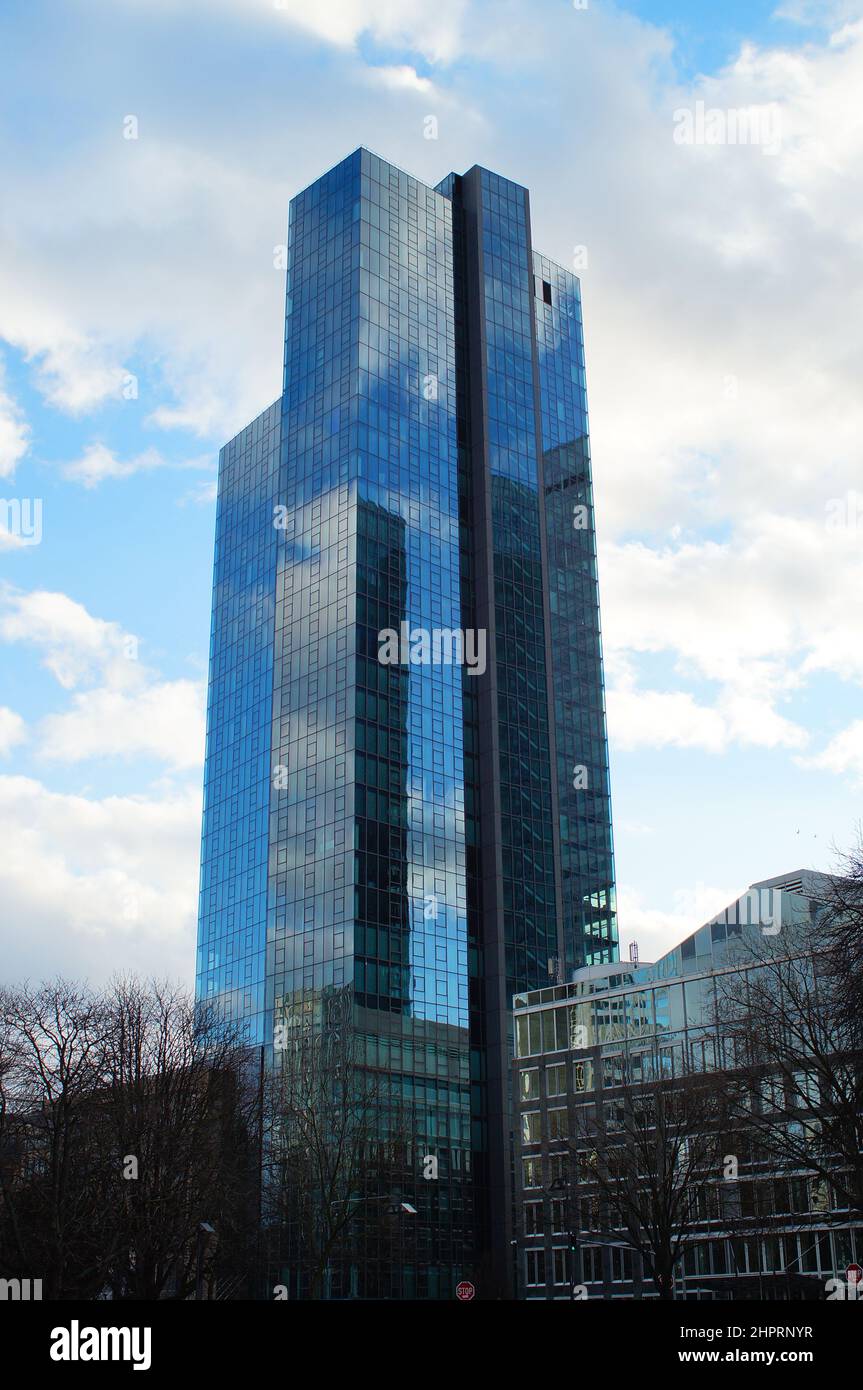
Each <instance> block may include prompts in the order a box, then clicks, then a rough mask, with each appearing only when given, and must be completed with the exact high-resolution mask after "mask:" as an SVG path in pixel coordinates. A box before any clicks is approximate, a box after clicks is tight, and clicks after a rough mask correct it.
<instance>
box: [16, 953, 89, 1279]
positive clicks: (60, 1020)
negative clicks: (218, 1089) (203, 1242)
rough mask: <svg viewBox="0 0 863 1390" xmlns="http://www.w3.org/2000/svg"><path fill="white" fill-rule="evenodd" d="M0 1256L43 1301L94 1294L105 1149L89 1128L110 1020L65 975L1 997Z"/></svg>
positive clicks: (85, 992) (83, 989) (82, 989)
mask: <svg viewBox="0 0 863 1390" xmlns="http://www.w3.org/2000/svg"><path fill="white" fill-rule="evenodd" d="M0 1030H2V1052H3V1060H2V1063H0V1072H2V1076H0V1081H2V1110H0V1121H2V1128H0V1196H2V1224H0V1260H2V1264H3V1267H4V1269H5V1270H8V1271H9V1273H10V1274H11V1275H13V1276H17V1277H24V1278H32V1279H41V1280H42V1281H43V1288H44V1294H45V1297H47V1298H53V1299H58V1298H70V1297H84V1298H87V1297H92V1296H93V1295H94V1294H95V1293H96V1292H97V1291H98V1288H99V1287H100V1285H101V1283H102V1280H103V1276H104V1257H105V1250H106V1245H107V1243H108V1242H109V1240H110V1234H109V1231H108V1229H107V1220H106V1215H107V1214H106V1210H105V1206H104V1201H103V1200H102V1198H103V1192H104V1180H105V1162H104V1149H103V1146H102V1145H101V1144H100V1141H99V1136H98V1134H97V1132H96V1128H97V1127H96V1126H94V1124H93V1116H94V1113H95V1111H94V1102H95V1098H96V1096H97V1095H98V1093H99V1089H100V1086H101V1083H102V1072H101V1068H100V1063H101V1060H102V1055H103V1048H104V1044H105V1038H106V1035H107V1030H108V1021H107V1016H106V1012H105V1008H104V1003H103V1001H102V1000H101V999H99V998H97V997H95V996H93V995H92V994H91V993H90V992H89V991H88V990H86V989H85V988H82V987H80V986H78V985H74V984H70V983H69V982H67V981H63V980H59V981H56V982H54V983H52V984H46V985H40V986H36V987H32V986H29V985H28V986H25V987H24V988H23V989H20V990H16V991H5V992H4V993H3V995H2V998H0Z"/></svg>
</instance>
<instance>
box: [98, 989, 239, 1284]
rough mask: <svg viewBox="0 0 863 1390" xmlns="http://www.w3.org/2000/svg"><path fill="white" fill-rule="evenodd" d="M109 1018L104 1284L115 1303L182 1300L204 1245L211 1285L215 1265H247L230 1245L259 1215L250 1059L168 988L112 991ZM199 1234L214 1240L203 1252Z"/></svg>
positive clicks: (210, 1014)
mask: <svg viewBox="0 0 863 1390" xmlns="http://www.w3.org/2000/svg"><path fill="white" fill-rule="evenodd" d="M107 1012H108V1017H109V1019H110V1027H109V1029H108V1031H107V1035H106V1041H105V1052H104V1090H103V1092H102V1100H103V1107H104V1123H105V1130H106V1135H107V1137H108V1142H109V1145H110V1151H111V1155H112V1181H111V1185H110V1190H111V1198H112V1206H113V1209H114V1210H115V1212H116V1215H117V1226H118V1239H117V1240H116V1241H115V1245H114V1254H113V1257H112V1259H111V1261H110V1265H109V1269H108V1282H109V1284H110V1286H111V1289H112V1291H113V1293H114V1296H115V1297H122V1298H133V1299H158V1298H164V1297H166V1296H169V1295H170V1296H172V1297H175V1298H186V1297H188V1296H189V1295H190V1294H191V1293H192V1291H193V1289H194V1288H195V1285H196V1280H197V1277H198V1274H199V1270H198V1268H197V1265H198V1261H199V1257H200V1252H201V1247H202V1243H203V1246H204V1254H205V1257H206V1272H207V1274H208V1275H209V1278H208V1280H207V1284H208V1286H209V1285H211V1284H212V1274H213V1271H214V1269H215V1268H216V1266H217V1263H218V1262H219V1260H221V1262H222V1264H223V1267H224V1264H225V1261H227V1262H228V1264H229V1265H230V1263H231V1253H232V1250H233V1253H234V1259H235V1262H236V1260H237V1259H238V1258H245V1257H246V1256H247V1255H248V1251H246V1252H245V1253H244V1255H243V1256H239V1255H238V1252H237V1250H236V1247H237V1246H238V1245H239V1246H240V1248H241V1249H242V1246H243V1239H244V1232H245V1233H246V1234H248V1233H249V1232H250V1231H251V1230H252V1229H253V1225H254V1216H255V1215H256V1212H255V1210H254V1208H255V1206H256V1199H255V1192H256V1187H257V1177H256V1164H257V1139H256V1127H257V1123H258V1116H257V1104H258V1087H257V1079H258V1078H257V1069H256V1061H255V1059H253V1058H250V1057H249V1056H248V1053H247V1051H246V1050H245V1049H244V1047H243V1040H242V1037H241V1036H240V1035H239V1034H238V1032H237V1031H236V1029H235V1028H234V1027H233V1026H232V1025H230V1024H228V1023H226V1022H225V1021H224V1020H223V1019H221V1018H220V1017H219V1016H218V1015H217V1014H216V1013H215V1012H214V1011H212V1010H205V1009H201V1008H196V1006H195V1004H194V1001H193V1000H192V999H191V997H190V996H189V995H188V994H187V993H186V992H185V991H183V990H180V989H176V988H173V987H171V986H169V985H166V984H164V983H157V982H154V983H152V984H150V985H149V986H144V985H142V984H141V983H140V982H138V981H137V980H134V979H130V980H118V981H116V982H115V983H114V985H113V986H112V989H111V991H110V994H109V996H108V999H107ZM207 1228H212V1230H213V1232H214V1233H215V1239H213V1238H212V1237H209V1238H208V1239H207V1240H206V1241H203V1242H202V1234H201V1233H202V1231H204V1230H206V1229H207ZM226 1272H227V1271H226ZM235 1272H236V1271H235ZM232 1277H233V1276H232Z"/></svg>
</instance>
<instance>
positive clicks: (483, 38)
mask: <svg viewBox="0 0 863 1390" xmlns="http://www.w3.org/2000/svg"><path fill="white" fill-rule="evenodd" d="M0 54H2V58H0V61H2V65H3V66H2V76H3V80H2V82H0V168H2V173H3V185H4V188H3V191H4V196H3V199H2V205H0V498H3V499H5V500H6V501H7V502H12V503H15V502H16V501H17V502H18V503H21V502H22V501H24V502H26V500H27V499H30V500H31V501H33V500H35V499H38V501H39V503H40V504H41V539H40V541H39V543H38V544H26V543H23V542H24V541H25V540H26V537H23V536H21V535H20V534H15V533H14V532H15V525H14V522H13V523H12V533H8V532H5V531H3V529H2V528H3V526H4V517H5V516H6V509H5V508H4V509H3V510H2V511H0V662H2V665H0V671H2V678H1V679H0V831H2V834H3V841H4V845H5V846H6V852H5V853H4V856H3V858H2V860H0V902H2V931H3V943H4V960H5V963H6V971H7V974H8V975H9V976H10V977H20V976H22V975H25V974H29V975H31V976H38V975H40V974H44V973H46V972H48V971H51V970H53V969H55V968H62V969H64V970H65V971H66V972H67V973H70V974H72V973H75V974H82V973H86V974H89V975H90V976H91V977H94V978H96V977H99V976H102V975H104V974H106V973H110V971H111V970H113V969H119V968H136V969H139V970H158V971H162V970H164V971H167V972H168V973H171V974H174V975H182V976H184V977H185V978H187V979H188V978H190V974H191V968H192V961H193V946H194V929H195V911H196V893H197V855H198V836H199V820H200V784H201V758H202V753H203V706H204V689H205V674H206V660H207V646H208V635H209V603H210V577H211V565H212V538H213V521H214V503H213V496H214V482H215V467H216V459H217V453H218V448H219V445H220V443H222V442H223V441H224V439H226V438H228V437H230V435H231V434H232V433H234V432H235V431H236V430H237V429H239V428H240V427H241V426H242V425H243V424H245V423H246V422H247V421H248V420H249V419H250V418H251V417H252V416H253V415H254V414H256V413H257V412H258V411H259V410H260V409H262V408H263V407H264V406H265V405H267V404H268V403H269V402H270V401H271V400H272V399H274V398H275V396H276V395H277V394H278V391H279V384H280V371H281V334H282V314H283V297H284V276H283V273H282V272H280V271H278V270H277V269H275V268H274V264H273V260H274V256H273V252H274V248H275V247H277V246H278V245H279V244H280V243H281V242H283V240H284V237H285V220H286V215H287V205H288V200H289V198H290V197H291V195H292V194H293V193H294V192H296V191H297V190H298V189H300V188H302V187H303V186H305V185H306V184H307V183H309V182H310V181H311V180H312V179H313V178H315V177H317V175H318V174H320V173H321V172H322V171H323V170H324V169H326V168H328V167H330V166H331V165H332V164H334V163H335V162H337V160H338V159H340V158H341V157H343V156H344V155H345V154H346V153H347V152H349V151H350V150H351V149H353V148H354V147H355V146H356V145H357V144H359V143H363V144H366V145H368V146H369V147H371V148H372V149H375V150H378V151H379V152H380V153H381V154H383V155H384V156H385V157H386V158H388V159H390V160H391V161H392V162H394V163H397V164H400V165H402V166H403V167H405V168H408V169H410V170H411V171H412V172H414V173H416V174H418V175H419V176H420V177H422V178H425V179H426V180H428V181H429V182H431V183H434V182H437V181H438V179H440V178H441V177H442V176H443V175H444V174H445V173H446V172H448V171H449V170H450V169H456V170H464V169H466V168H468V167H469V166H470V165H472V164H474V163H482V164H486V165H487V166H489V167H491V168H495V169H497V170H499V171H500V172H501V173H503V174H505V175H507V176H508V177H511V178H514V179H518V180H520V181H522V182H525V183H527V184H528V185H529V187H530V189H531V204H532V213H533V222H534V241H535V244H536V245H537V246H538V247H539V248H540V249H541V250H543V251H544V252H546V253H547V254H549V255H550V256H552V257H554V258H555V259H557V260H559V261H561V262H562V263H564V264H570V263H571V261H572V258H573V256H574V255H575V254H576V252H577V251H578V252H579V253H580V254H581V256H582V260H583V258H584V255H586V258H587V265H586V266H584V268H583V269H581V270H580V274H581V278H582V285H583V295H584V304H585V316H586V340H587V366H588V391H589V400H590V409H591V430H592V439H593V452H594V475H595V484H596V492H597V506H598V524H599V531H600V566H601V569H600V579H601V596H602V606H603V626H604V642H605V649H606V657H607V680H608V687H609V696H608V704H609V725H610V731H611V745H612V794H613V805H614V814H615V826H616V848H617V868H618V881H619V887H620V903H621V913H620V923H621V941H622V944H623V945H624V948H625V945H626V943H627V942H628V941H630V940H632V939H638V940H639V943H640V946H641V955H642V958H649V957H650V956H652V955H655V954H657V953H658V952H659V951H660V950H662V949H665V948H667V947H668V946H670V945H672V944H673V943H674V942H675V941H676V940H677V939H679V937H680V936H682V935H683V934H684V933H685V932H687V931H689V930H691V929H692V928H693V927H694V926H696V925H698V924H699V923H700V921H702V920H703V919H704V918H705V917H707V916H708V915H710V914H711V913H712V912H714V911H716V910H718V909H719V908H720V907H721V906H723V905H724V903H725V902H726V901H728V900H730V899H731V898H732V897H734V896H736V895H737V894H738V893H739V892H740V891H742V890H743V889H744V888H745V887H746V886H747V885H748V884H749V883H750V882H752V881H753V880H755V879H757V878H759V877H767V876H769V875H773V874H776V873H779V872H782V871H784V870H786V869H792V868H798V867H816V868H829V867H830V866H831V864H832V863H833V851H832V845H833V843H835V844H836V845H838V846H840V847H845V846H847V845H849V844H850V843H851V841H852V840H853V838H854V835H855V827H856V824H857V821H858V818H859V807H860V786H861V780H863V718H861V711H860V687H861V682H863V643H861V641H860V632H861V621H860V620H861V594H863V584H861V578H863V573H861V570H863V564H861V536H863V468H861V464H860V446H859V440H860V437H861V425H863V419H861V416H863V402H861V399H860V391H859V377H860V343H859V332H858V331H857V324H858V323H859V322H860V321H863V314H861V305H860V304H859V302H856V301H858V300H859V298H860V294H861V291H860V285H861V277H860V250H859V247H860V245H861V230H863V228H861V220H863V197H861V184H860V174H859V169H860V167H861V155H863V148H861V147H863V131H861V127H860V123H859V120H858V118H857V114H856V112H857V93H858V92H859V90H860V86H861V82H863V0H856V3H855V2H852V3H842V2H841V0H840V3H830V4H822V3H807V0H786V3H785V4H783V5H781V6H779V5H774V4H767V3H762V0H749V2H748V3H746V4H743V3H736V2H735V3H733V4H730V5H723V6H717V5H714V4H708V3H706V0H704V3H690V4H685V3H682V0H661V2H660V0H631V3H630V4H629V5H618V6H613V5H611V4H604V3H600V2H599V0H589V3H588V5H587V7H586V8H584V9H581V8H577V7H576V6H574V5H572V4H571V3H569V2H568V0H439V3H437V4H436V5H435V6H433V7H432V6H428V5H427V4H426V3H425V0H403V3H401V4H399V5H393V4H391V3H389V0H328V3H327V5H326V6H318V7H313V6H309V5H308V4H307V3H304V0H281V3H276V4H274V3H271V2H270V0H242V3H241V0H183V3H180V0H112V3H108V0H69V3H67V4H66V5H64V6H63V7H57V6H56V5H51V4H49V3H47V0H32V2H31V3H27V4H23V3H14V2H13V3H7V4H6V5H5V6H4V9H3V14H2V17H0ZM698 102H702V103H704V106H705V107H707V108H710V109H711V110H715V111H718V112H719V113H720V118H721V122H725V124H724V125H721V126H720V129H721V130H722V131H725V134H724V136H723V138H721V139H720V140H718V141H717V142H715V143H713V142H712V143H706V142H703V143H698V142H697V141H696V142H695V143H692V144H686V143H680V142H679V141H677V140H676V139H675V129H676V126H677V123H678V116H679V113H680V112H694V111H695V109H696V104H697V103H698ZM740 110H747V111H754V112H756V113H758V112H762V113H763V112H768V113H770V114H771V118H772V119H777V120H779V121H780V128H781V140H780V141H779V144H778V147H777V148H776V149H773V150H771V151H766V149H765V148H764V147H763V146H764V141H762V142H761V145H759V143H758V140H757V139H756V140H753V141H750V142H748V143H744V142H741V141H739V140H738V141H736V142H735V140H734V139H733V138H731V136H729V133H728V132H729V131H730V130H731V127H730V126H729V125H728V124H727V120H728V113H730V112H736V111H740ZM429 115H434V116H435V117H436V119H437V123H438V129H437V138H436V139H434V140H430V139H427V138H426V134H425V132H426V130H427V128H428V127H427V120H426V118H427V117H428V116H429ZM130 116H131V117H134V118H135V122H136V123H137V129H136V131H135V134H136V137H137V138H134V139H128V138H125V136H126V135H127V134H128V133H129V132H130V126H129V124H128V121H127V118H128V117H130ZM581 248H585V251H584V252H583V253H582V252H581V250H580V249H581ZM11 515H12V513H10V517H11Z"/></svg>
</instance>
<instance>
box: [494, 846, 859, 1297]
mask: <svg viewBox="0 0 863 1390" xmlns="http://www.w3.org/2000/svg"><path fill="white" fill-rule="evenodd" d="M825 883H826V880H825V878H824V876H823V875H820V874H815V873H807V872H803V873H802V874H800V875H792V876H790V877H789V878H784V879H783V878H779V879H772V880H765V881H764V882H763V883H758V884H754V885H753V886H752V887H751V888H750V889H749V891H748V892H747V893H746V894H744V895H743V896H742V897H740V898H738V899H736V900H735V901H734V902H732V903H731V904H730V905H729V906H728V907H727V908H725V909H724V910H723V911H722V912H721V913H718V914H717V916H716V917H715V918H713V919H712V920H711V921H710V922H708V923H706V924H705V925H704V926H702V927H700V928H699V929H698V930H697V931H696V932H693V933H692V935H691V936H688V937H687V938H686V939H685V940H684V941H682V942H681V943H680V945H678V946H675V947H674V948H673V949H672V950H671V951H669V952H667V954H666V955H664V956H662V957H661V958H660V959H659V960H658V961H656V962H654V963H650V964H648V963H646V962H645V963H643V964H637V963H632V964H631V963H623V962H617V963H614V964H596V965H593V966H588V967H585V968H584V969H583V970H581V971H578V972H576V976H575V978H574V979H573V980H571V981H570V982H568V983H567V984H559V985H553V986H548V987H546V988H543V989H538V990H529V991H526V992H524V993H521V994H518V995H516V998H515V1000H514V1004H515V1038H514V1055H515V1062H514V1087H513V1090H514V1094H515V1106H516V1115H517V1121H516V1125H515V1128H514V1136H513V1138H514V1145H513V1149H514V1168H515V1175H516V1176H515V1187H516V1208H517V1215H516V1224H515V1230H516V1238H517V1241H518V1249H519V1261H518V1263H519V1271H518V1283H519V1291H520V1293H521V1296H523V1297H525V1298H528V1299H536V1298H542V1299H570V1298H572V1297H574V1296H577V1297H580V1298H605V1299H609V1298H634V1297H637V1298H653V1297H656V1296H657V1294H656V1290H655V1288H654V1286H653V1282H652V1280H651V1278H650V1276H649V1274H648V1273H647V1272H646V1271H645V1269H644V1268H643V1266H642V1261H641V1257H640V1255H638V1254H636V1253H635V1252H634V1251H633V1250H632V1249H630V1248H628V1247H627V1245H626V1242H625V1241H624V1239H623V1238H622V1235H621V1234H620V1231H619V1228H618V1230H617V1232H616V1231H615V1227H614V1222H613V1221H610V1220H609V1219H608V1214H607V1213H606V1218H605V1220H604V1222H603V1220H602V1214H601V1211H600V1205H599V1199H598V1197H597V1195H596V1194H595V1193H593V1194H592V1189H591V1185H590V1182H589V1180H584V1179H583V1178H582V1180H581V1181H579V1179H578V1177H577V1176H575V1177H574V1176H573V1174H574V1171H577V1170H576V1169H575V1164H574V1155H575V1153H576V1152H577V1151H578V1149H579V1148H584V1147H585V1146H587V1148H588V1149H589V1148H590V1147H591V1146H594V1145H596V1144H597V1143H598V1142H605V1143H609V1142H610V1141H611V1139H612V1138H613V1135H614V1131H615V1127H616V1125H615V1113H616V1110H617V1108H618V1107H619V1106H620V1105H621V1102H622V1100H623V1099H624V1092H623V1090H622V1088H624V1087H626V1088H628V1090H627V1093H626V1098H627V1103H629V1100H628V1097H629V1096H631V1092H632V1088H633V1087H639V1086H640V1085H642V1084H644V1085H646V1086H650V1085H651V1084H652V1083H655V1082H665V1081H670V1082H674V1081H678V1082H679V1081H681V1080H683V1079H685V1078H691V1077H693V1076H697V1075H698V1074H704V1073H710V1072H717V1071H721V1070H722V1069H723V1068H728V1067H731V1066H733V1065H734V1060H735V1058H734V1041H733V1039H731V1038H729V1036H728V1031H727V1027H728V1025H727V1020H726V1021H725V1022H723V1010H722V1009H721V1008H720V1007H719V1006H718V999H721V998H722V997H723V990H722V986H721V984H720V985H719V986H718V985H717V975H720V977H721V978H725V977H727V975H729V974H732V973H733V972H734V970H735V969H736V970H739V971H743V972H746V971H749V970H753V971H757V970H758V961H759V959H762V958H768V957H766V956H763V955H762V951H763V950H764V943H765V941H770V940H771V939H772V938H774V937H775V936H776V935H778V934H779V932H780V931H781V932H785V933H786V934H787V935H788V936H789V937H791V938H792V939H793V935H794V930H795V927H797V926H799V924H801V923H808V922H811V921H813V920H815V919H816V916H817V912H818V910H819V905H820V904H823V902H824V899H825V891H826V890H825ZM813 1080H814V1077H813ZM762 1084H764V1085H766V1084H767V1083H762ZM598 1134H601V1135H602V1136H603V1139H602V1141H600V1140H599V1139H598V1138H597V1135H598ZM738 1138H739V1136H738ZM723 1152H724V1148H723ZM740 1153H741V1161H740V1172H739V1184H738V1181H737V1177H736V1176H735V1180H734V1182H733V1183H728V1182H727V1181H726V1179H727V1177H728V1174H727V1173H726V1172H721V1171H720V1172H718V1173H717V1174H716V1180H715V1183H713V1184H711V1185H710V1186H708V1187H706V1188H705V1189H704V1190H703V1192H702V1193H700V1194H699V1197H698V1203H699V1205H698V1210H697V1213H696V1216H697V1219H695V1220H694V1221H693V1222H692V1229H691V1231H690V1232H689V1234H688V1236H687V1242H686V1245H685V1248H684V1251H683V1256H682V1259H681V1261H680V1266H679V1277H678V1283H679V1296H681V1297H696V1298H704V1297H707V1298H711V1299H712V1298H723V1299H724V1298H732V1297H734V1298H752V1297H756V1298H765V1297H771V1298H777V1297H779V1298H790V1297H794V1298H801V1297H805V1298H809V1297H816V1298H820V1297H823V1287H822V1284H823V1280H824V1279H825V1278H830V1277H835V1276H841V1275H842V1273H843V1271H844V1270H845V1268H846V1266H847V1264H848V1261H849V1251H850V1250H851V1249H852V1246H853V1249H854V1250H855V1251H856V1256H855V1257H856V1259H858V1260H859V1259H860V1257H861V1255H863V1224H861V1223H860V1222H859V1220H856V1219H852V1218H851V1217H850V1215H849V1213H848V1211H847V1202H846V1203H843V1202H842V1201H841V1200H840V1201H838V1202H837V1203H836V1207H835V1209H834V1210H832V1211H831V1210H830V1205H829V1200H828V1197H829V1194H828V1193H827V1192H826V1191H825V1184H824V1182H823V1180H822V1179H821V1178H820V1177H819V1176H818V1175H817V1174H816V1175H814V1176H813V1175H812V1174H811V1173H808V1174H807V1173H806V1172H804V1171H802V1170H801V1171H796V1170H795V1171H794V1172H793V1173H792V1174H791V1176H789V1175H788V1169H789V1165H788V1164H786V1165H785V1167H784V1169H783V1171H782V1172H781V1173H780V1172H779V1171H778V1170H777V1169H776V1168H775V1166H774V1165H775V1161H776V1155H775V1154H774V1155H772V1157H771V1155H770V1154H769V1153H764V1152H762V1151H761V1150H760V1148H759V1146H758V1145H757V1144H754V1145H749V1144H744V1143H743V1142H741V1143H740ZM791 1167H794V1165H793V1164H792V1165H791ZM738 1187H739V1190H738ZM720 1190H721V1191H720ZM726 1194H730V1196H726ZM843 1206H844V1208H845V1209H844V1210H843ZM729 1211H731V1212H733V1216H729ZM756 1217H757V1219H756ZM831 1224H832V1226H833V1227H834V1228H835V1229H833V1231H832V1234H831V1233H830V1232H829V1231H828V1230H827V1229H825V1228H826V1227H827V1226H829V1225H831ZM573 1233H574V1234H573ZM816 1276H818V1277H820V1279H821V1280H822V1284H819V1282H818V1278H816ZM771 1279H773V1280H775V1281H778V1282H777V1285H776V1287H774V1288H773V1290H772V1291H771V1287H770V1281H771ZM573 1286H577V1289H578V1292H577V1294H575V1293H574V1292H573Z"/></svg>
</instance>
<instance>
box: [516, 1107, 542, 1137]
mask: <svg viewBox="0 0 863 1390" xmlns="http://www.w3.org/2000/svg"><path fill="white" fill-rule="evenodd" d="M541 1138H542V1128H541V1117H540V1113H539V1111H538V1110H526V1111H525V1113H524V1114H523V1115H522V1117H521V1142H522V1143H523V1144H538V1143H539V1141H540V1140H541Z"/></svg>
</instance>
